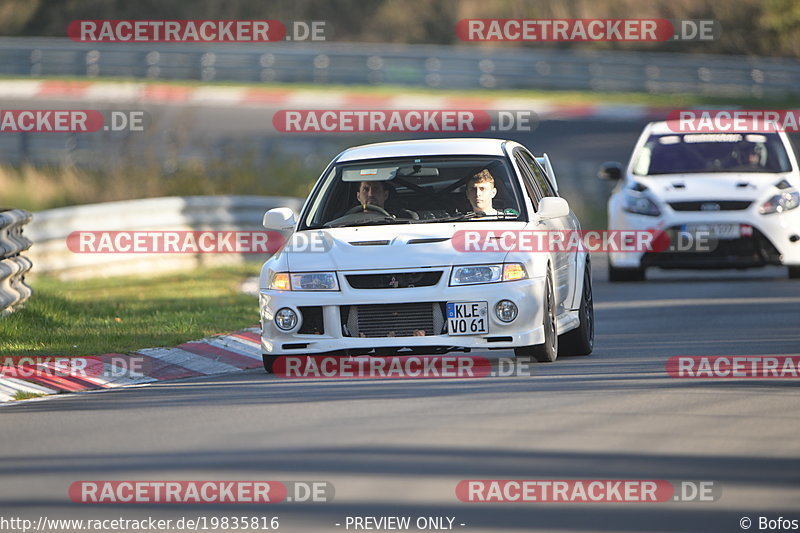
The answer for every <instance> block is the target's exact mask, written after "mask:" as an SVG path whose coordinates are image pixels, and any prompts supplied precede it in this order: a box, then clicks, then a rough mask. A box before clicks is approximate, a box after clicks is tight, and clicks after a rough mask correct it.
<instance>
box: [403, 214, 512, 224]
mask: <svg viewBox="0 0 800 533" xmlns="http://www.w3.org/2000/svg"><path fill="white" fill-rule="evenodd" d="M517 218H519V215H518V214H511V213H503V212H498V213H496V214H494V215H480V214H478V213H475V212H472V211H470V212H469V213H464V214H463V215H454V216H451V217H443V218H432V219H425V220H415V221H414V223H415V224H429V223H432V222H460V221H462V220H472V219H481V220H507V219H509V220H516V219H517Z"/></svg>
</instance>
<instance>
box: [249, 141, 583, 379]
mask: <svg viewBox="0 0 800 533" xmlns="http://www.w3.org/2000/svg"><path fill="white" fill-rule="evenodd" d="M543 167H544V168H548V169H550V170H551V173H552V167H551V166H550V164H549V161H548V160H547V159H546V157H542V158H539V159H538V160H537V158H535V157H534V156H532V155H531V153H530V152H529V151H528V150H527V149H526V148H525V147H524V146H522V145H520V144H518V143H515V142H512V141H504V140H496V139H438V140H416V141H401V142H390V143H381V144H371V145H366V146H359V147H355V148H350V149H348V150H345V151H344V152H342V153H341V154H339V155H338V156H336V158H335V159H334V160H333V161H332V162H331V163H330V165H329V166H328V168H327V169H325V171H324V172H323V174H322V176H321V177H320V178H319V180H318V182H317V184H316V186H315V187H314V189H313V190H312V192H311V194H310V196H309V198H308V199H307V200H306V202H305V205H304V206H303V208H302V210H301V213H300V216H299V219H295V216H294V214H293V213H292V211H291V210H289V209H287V208H278V209H272V210H270V211H268V212H267V213H266V214H265V215H264V226H265V227H266V228H267V229H270V230H277V231H283V232H287V234H289V233H290V232H293V233H292V234H291V237H290V238H289V239H288V242H287V244H286V245H285V246H284V247H283V248H282V249H281V250H280V251H279V252H278V253H276V254H275V255H274V256H272V257H271V258H270V259H269V260H267V261H266V263H265V264H264V266H263V269H262V271H261V278H260V291H259V305H260V312H261V327H262V333H261V346H262V352H263V354H264V367H265V368H266V369H267V371H270V370H271V368H272V365H273V363H274V361H275V358H276V357H277V356H283V355H317V354H328V355H365V354H366V355H391V354H399V355H403V354H440V353H446V352H450V351H463V352H469V351H471V350H473V349H476V350H487V349H498V350H500V349H502V350H508V349H514V350H515V352H516V354H517V355H518V356H530V357H533V358H535V359H536V360H538V361H543V362H544V361H554V360H555V359H556V357H557V356H558V355H559V354H576V355H577V354H589V353H590V352H591V351H592V346H593V342H594V315H593V304H592V285H591V269H590V265H589V257H588V254H587V253H586V252H583V251H578V252H566V251H564V252H560V251H557V252H549V251H545V252H540V251H536V252H530V251H529V252H524V253H523V252H518V251H489V252H480V253H476V252H474V251H472V252H466V251H459V250H458V247H457V246H456V245H454V242H452V241H453V237H454V235H455V234H456V232H458V231H459V230H464V229H477V230H499V229H503V230H512V231H513V230H531V229H535V230H538V231H542V230H579V229H580V227H579V224H578V221H577V218H576V217H575V215H574V214H573V213H572V212H571V211H570V208H569V206H568V205H567V202H566V200H564V199H562V198H560V197H559V196H558V193H557V186H556V184H555V180H554V179H553V177H552V176H549V175H548V174H547V172H546V171H545V170H544V168H543ZM476 174H482V175H484V176H485V175H487V174H488V175H489V176H490V177H491V178H492V179H493V184H492V183H488V184H487V183H486V179H483V180H482V184H481V186H480V187H479V186H478V185H477V184H476V183H477V182H478V181H481V180H473V179H471V178H473V177H474V176H475V175H476ZM468 184H471V186H470V187H468ZM469 189H473V190H472V191H470V190H469ZM478 189H482V190H481V191H478ZM475 206H478V207H475ZM559 336H560V338H559Z"/></svg>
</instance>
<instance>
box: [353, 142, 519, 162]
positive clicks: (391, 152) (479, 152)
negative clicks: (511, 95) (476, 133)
mask: <svg viewBox="0 0 800 533" xmlns="http://www.w3.org/2000/svg"><path fill="white" fill-rule="evenodd" d="M506 142H508V141H505V140H502V139H421V140H413V141H394V142H385V143H376V144H365V145H363V146H354V147H352V148H348V149H347V150H345V151H344V152H342V153H341V154H339V157H338V158H337V161H357V160H360V159H379V158H383V157H414V156H430V155H475V156H503V155H505V152H504V151H503V145H504V144H505V143H506Z"/></svg>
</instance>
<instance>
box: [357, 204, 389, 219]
mask: <svg viewBox="0 0 800 533" xmlns="http://www.w3.org/2000/svg"><path fill="white" fill-rule="evenodd" d="M363 211H374V212H376V213H380V214H381V215H383V216H385V217H389V218H394V217H393V216H392V215H390V214H389V212H388V211H387V210H386V209H384V208H382V207H381V206H379V205H375V204H363V205H361V204H359V205H357V206H355V207H353V208H351V209H348V210H347V213H345V214H346V215H354V214H356V213H361V212H363Z"/></svg>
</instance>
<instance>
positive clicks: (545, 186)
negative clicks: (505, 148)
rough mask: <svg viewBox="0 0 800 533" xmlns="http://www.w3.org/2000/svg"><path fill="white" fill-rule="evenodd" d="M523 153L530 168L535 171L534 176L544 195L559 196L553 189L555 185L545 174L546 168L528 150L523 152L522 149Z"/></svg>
mask: <svg viewBox="0 0 800 533" xmlns="http://www.w3.org/2000/svg"><path fill="white" fill-rule="evenodd" d="M520 153H521V154H522V158H523V159H524V160H525V163H527V166H528V168H529V169H530V171H531V172H532V173H533V176H534V178H535V179H536V183H537V184H538V185H539V189H540V190H541V191H542V194H543V195H544V196H558V195H557V194H556V191H555V189H553V185H552V184H551V183H550V180H549V179H548V178H547V176H546V175H545V172H544V170H542V168H541V167H540V166H539V163H537V162H536V161H535V160H534V159H533V158H532V157H531V155H530V154H529V153H528V152H523V151H521V150H520Z"/></svg>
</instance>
